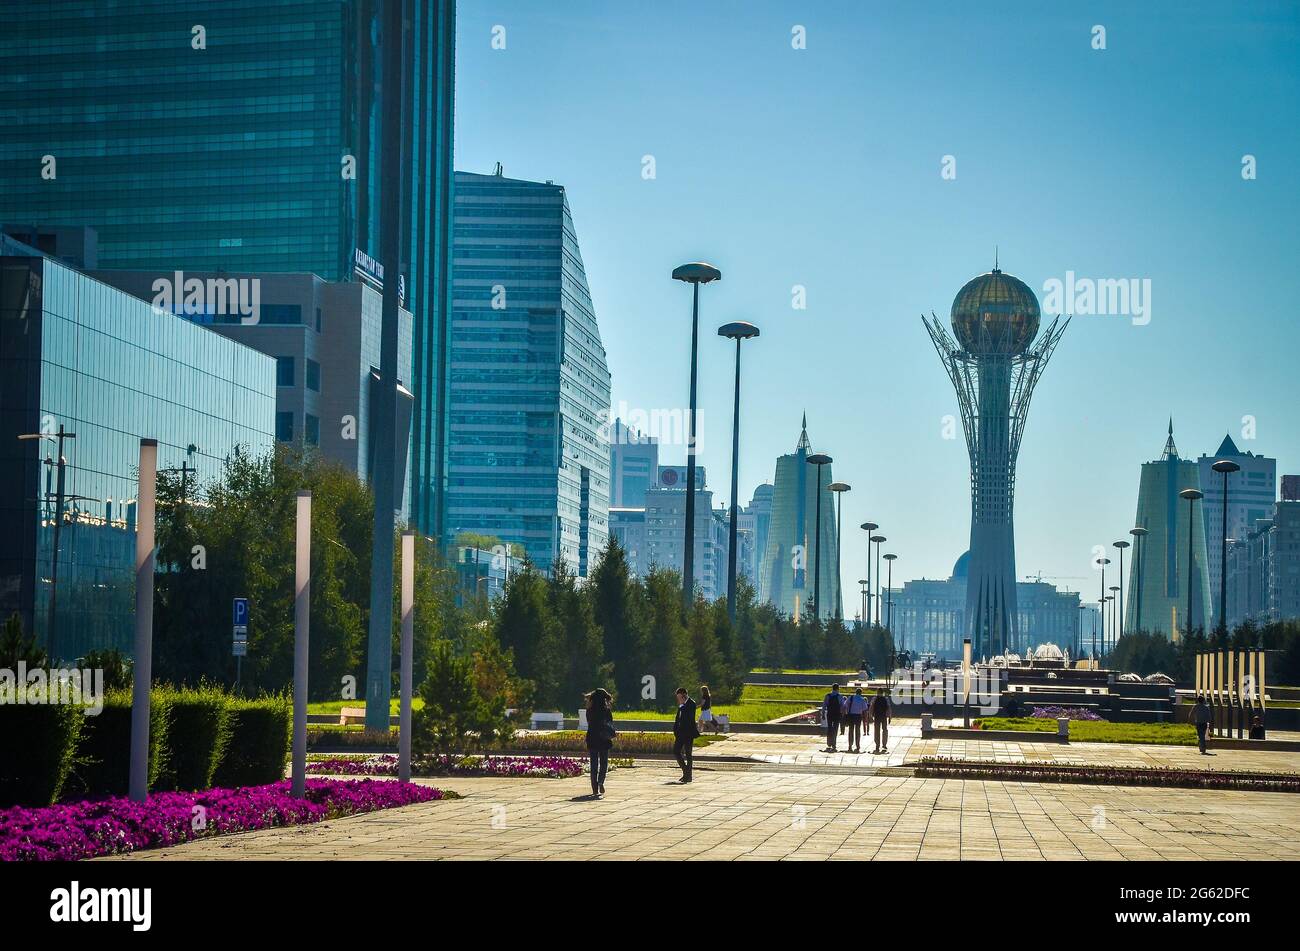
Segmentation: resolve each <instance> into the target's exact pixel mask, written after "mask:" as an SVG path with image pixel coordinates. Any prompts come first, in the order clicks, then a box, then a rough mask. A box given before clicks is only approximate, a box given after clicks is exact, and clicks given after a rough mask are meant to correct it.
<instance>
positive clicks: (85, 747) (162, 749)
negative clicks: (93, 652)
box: [65, 690, 169, 798]
mask: <svg viewBox="0 0 1300 951" xmlns="http://www.w3.org/2000/svg"><path fill="white" fill-rule="evenodd" d="M167 700H168V697H167V695H166V694H165V693H162V692H161V691H154V692H153V693H152V694H151V695H150V702H149V788H150V789H155V788H157V784H158V778H159V776H161V775H162V773H163V770H164V768H165V766H166V760H167V724H168V720H169V715H168V714H169V710H168V706H167ZM130 772H131V691H129V690H114V691H109V692H107V693H106V694H105V695H104V709H103V710H102V711H100V713H99V715H98V716H93V717H86V718H85V723H84V724H83V725H82V729H81V743H80V745H79V746H78V748H77V762H76V764H75V765H74V766H73V770H72V776H71V777H70V778H69V780H68V783H67V784H66V786H65V798H70V797H80V796H85V797H89V798H94V797H98V796H125V795H126V794H127V793H128V791H129V789H130V780H131V777H130Z"/></svg>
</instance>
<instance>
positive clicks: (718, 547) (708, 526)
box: [619, 466, 728, 601]
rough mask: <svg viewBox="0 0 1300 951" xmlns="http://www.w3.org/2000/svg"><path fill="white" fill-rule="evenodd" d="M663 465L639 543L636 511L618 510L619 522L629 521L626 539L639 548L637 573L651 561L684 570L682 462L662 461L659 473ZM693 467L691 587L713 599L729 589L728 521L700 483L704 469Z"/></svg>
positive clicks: (648, 498)
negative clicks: (693, 563) (693, 559)
mask: <svg viewBox="0 0 1300 951" xmlns="http://www.w3.org/2000/svg"><path fill="white" fill-rule="evenodd" d="M665 470H666V471H667V476H668V477H667V478H666V479H663V478H661V480H660V481H659V482H658V483H657V484H656V485H653V486H651V487H650V489H649V490H648V491H647V492H646V496H645V514H644V528H643V531H644V536H643V537H644V543H643V544H641V545H639V546H637V545H636V544H635V542H634V538H635V537H636V535H635V533H636V531H637V530H636V528H635V527H633V526H635V515H632V514H631V513H620V516H619V521H620V523H622V524H623V525H627V526H628V528H626V529H622V531H623V532H624V538H625V539H626V541H625V542H624V544H625V545H626V546H629V547H635V548H636V549H637V552H638V556H637V559H636V562H635V570H636V571H637V573H638V574H641V575H644V574H645V573H646V572H648V571H649V570H650V569H651V568H654V567H655V566H658V567H660V568H669V569H671V570H673V571H676V572H678V573H680V572H681V571H682V556H683V555H684V554H685V551H684V549H685V546H684V545H683V543H682V542H683V533H684V532H685V530H686V485H685V479H684V476H683V477H681V478H679V477H678V476H679V475H680V474H683V473H685V471H686V467H685V466H680V467H678V466H661V467H660V474H661V476H663V475H664V474H665ZM695 472H696V476H697V478H696V483H697V488H696V493H695V504H696V509H695V511H696V518H695V539H694V548H695V587H696V590H697V591H698V592H699V594H700V595H701V596H702V597H703V598H704V599H705V600H707V601H714V600H716V599H718V598H722V597H726V594H727V544H728V531H727V524H728V523H727V522H726V520H725V519H724V518H723V517H722V516H721V515H719V514H718V513H717V512H716V511H714V509H713V493H712V492H711V491H709V490H708V489H707V488H705V487H704V486H703V484H702V481H703V470H702V469H700V468H697V469H696V470H695ZM629 561H630V558H629Z"/></svg>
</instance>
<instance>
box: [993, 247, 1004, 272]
mask: <svg viewBox="0 0 1300 951" xmlns="http://www.w3.org/2000/svg"><path fill="white" fill-rule="evenodd" d="M993 273H994V274H1001V273H1002V272H1001V271H1000V270H998V246H997V245H996V244H995V245H993Z"/></svg>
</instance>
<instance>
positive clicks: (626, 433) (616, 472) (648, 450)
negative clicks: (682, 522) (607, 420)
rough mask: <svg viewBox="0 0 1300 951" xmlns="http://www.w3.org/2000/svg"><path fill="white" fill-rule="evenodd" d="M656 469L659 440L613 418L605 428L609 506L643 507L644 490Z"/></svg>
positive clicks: (654, 475) (650, 481) (652, 482)
mask: <svg viewBox="0 0 1300 951" xmlns="http://www.w3.org/2000/svg"><path fill="white" fill-rule="evenodd" d="M658 471H659V440H658V439H656V438H655V437H654V436H647V435H645V434H643V433H639V432H637V431H636V430H634V429H629V428H628V427H627V424H625V423H624V422H623V421H622V420H621V419H615V420H614V422H613V424H612V425H611V426H610V428H609V489H610V494H609V504H610V507H611V508H637V507H641V506H644V505H645V493H646V489H648V488H650V486H651V485H653V484H654V482H655V479H656V475H657V473H658Z"/></svg>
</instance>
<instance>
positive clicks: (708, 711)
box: [700, 684, 718, 733]
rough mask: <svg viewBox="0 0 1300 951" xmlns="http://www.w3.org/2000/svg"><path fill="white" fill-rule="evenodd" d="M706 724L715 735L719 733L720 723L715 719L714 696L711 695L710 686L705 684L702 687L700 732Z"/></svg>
mask: <svg viewBox="0 0 1300 951" xmlns="http://www.w3.org/2000/svg"><path fill="white" fill-rule="evenodd" d="M706 723H707V724H709V729H711V730H713V732H714V733H717V732H718V721H717V720H715V719H713V695H712V694H711V693H709V685H708V684H703V685H701V686H700V732H703V731H704V725H705V724H706Z"/></svg>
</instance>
